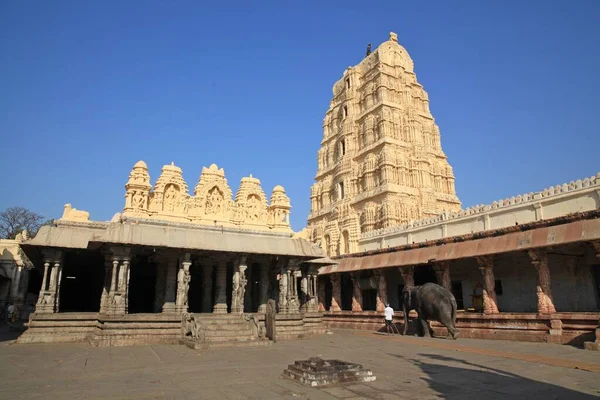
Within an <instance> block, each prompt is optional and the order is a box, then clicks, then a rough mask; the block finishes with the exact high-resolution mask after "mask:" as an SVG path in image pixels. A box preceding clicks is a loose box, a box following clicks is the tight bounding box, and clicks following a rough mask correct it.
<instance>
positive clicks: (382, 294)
mask: <svg viewBox="0 0 600 400" xmlns="http://www.w3.org/2000/svg"><path fill="white" fill-rule="evenodd" d="M373 275H375V278H376V279H377V306H376V310H377V311H378V312H383V310H384V309H385V304H386V303H387V280H386V278H385V272H384V271H383V270H381V269H376V270H373Z"/></svg>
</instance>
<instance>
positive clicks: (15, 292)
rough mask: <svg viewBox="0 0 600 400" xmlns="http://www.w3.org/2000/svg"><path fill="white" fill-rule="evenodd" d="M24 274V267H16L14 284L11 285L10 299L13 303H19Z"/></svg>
mask: <svg viewBox="0 0 600 400" xmlns="http://www.w3.org/2000/svg"><path fill="white" fill-rule="evenodd" d="M22 272H23V266H22V265H15V274H14V276H13V279H12V282H11V283H10V298H11V300H12V301H13V303H15V304H16V303H19V302H20V300H23V299H19V283H20V282H21V273H22Z"/></svg>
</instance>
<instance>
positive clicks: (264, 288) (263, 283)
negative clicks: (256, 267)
mask: <svg viewBox="0 0 600 400" xmlns="http://www.w3.org/2000/svg"><path fill="white" fill-rule="evenodd" d="M268 301H269V264H267V263H261V264H260V305H259V306H258V312H259V313H265V312H267V303H268Z"/></svg>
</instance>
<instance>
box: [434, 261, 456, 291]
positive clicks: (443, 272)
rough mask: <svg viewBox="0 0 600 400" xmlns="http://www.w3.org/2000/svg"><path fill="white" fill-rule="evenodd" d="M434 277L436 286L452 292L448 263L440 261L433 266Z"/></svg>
mask: <svg viewBox="0 0 600 400" xmlns="http://www.w3.org/2000/svg"><path fill="white" fill-rule="evenodd" d="M433 270H434V271H435V276H436V278H437V282H438V285H440V286H442V287H444V288H446V289H448V290H450V291H452V283H451V282H450V263H449V262H447V261H442V262H439V263H436V264H434V265H433Z"/></svg>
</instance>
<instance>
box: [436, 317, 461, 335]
mask: <svg viewBox="0 0 600 400" xmlns="http://www.w3.org/2000/svg"><path fill="white" fill-rule="evenodd" d="M439 321H440V322H441V324H442V325H444V326H445V327H446V329H448V333H449V334H450V335H451V336H452V339H456V338H457V337H458V331H457V330H456V326H455V324H454V321H452V316H451V315H450V313H445V314H442V313H441V314H440V319H439Z"/></svg>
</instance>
